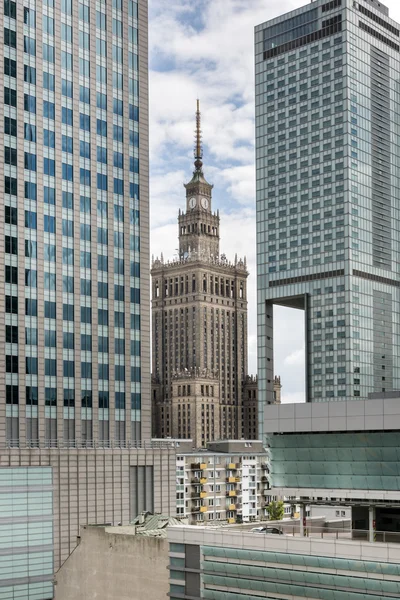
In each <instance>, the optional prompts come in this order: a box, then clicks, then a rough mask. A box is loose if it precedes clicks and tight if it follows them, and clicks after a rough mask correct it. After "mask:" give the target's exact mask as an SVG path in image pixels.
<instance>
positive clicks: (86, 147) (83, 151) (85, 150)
mask: <svg viewBox="0 0 400 600" xmlns="http://www.w3.org/2000/svg"><path fill="white" fill-rule="evenodd" d="M71 139H72V138H71ZM79 155H80V156H82V158H89V159H90V144H89V142H83V141H82V140H81V141H80V142H79Z"/></svg>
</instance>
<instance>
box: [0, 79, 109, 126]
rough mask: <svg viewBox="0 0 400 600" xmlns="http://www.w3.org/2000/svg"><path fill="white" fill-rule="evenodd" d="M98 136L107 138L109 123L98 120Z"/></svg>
mask: <svg viewBox="0 0 400 600" xmlns="http://www.w3.org/2000/svg"><path fill="white" fill-rule="evenodd" d="M5 89H6V88H5ZM16 102H17V100H16V99H15V105H14V106H16ZM97 135H102V136H105V137H107V121H103V120H101V119H97Z"/></svg>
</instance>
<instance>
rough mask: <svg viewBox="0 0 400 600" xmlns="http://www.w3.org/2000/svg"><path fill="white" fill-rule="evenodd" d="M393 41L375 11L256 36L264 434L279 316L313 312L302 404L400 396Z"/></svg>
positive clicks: (312, 8)
mask: <svg viewBox="0 0 400 600" xmlns="http://www.w3.org/2000/svg"><path fill="white" fill-rule="evenodd" d="M399 29H400V26H399V25H398V24H397V23H395V22H394V21H392V20H391V19H390V18H389V16H388V10H387V8H386V7H385V6H383V5H382V4H381V3H379V2H377V1H376V0H371V1H364V0H360V1H356V2H355V1H353V0H331V1H329V2H327V1H324V0H317V1H316V2H312V3H311V4H308V5H306V6H303V7H302V8H299V9H297V10H294V11H292V12H290V13H288V14H286V15H283V16H280V17H278V18H276V19H273V20H271V21H268V22H266V23H263V24H262V25H259V26H257V27H256V30H255V55H256V137H257V140H256V153H257V154H256V160H257V247H258V343H259V346H258V357H259V358H258V360H259V365H258V376H259V386H260V387H259V399H260V402H259V410H260V423H261V424H262V422H263V407H264V405H265V404H266V403H268V402H271V401H272V390H273V337H274V334H273V305H274V304H280V305H284V306H289V307H293V308H300V309H303V310H304V311H305V325H306V326H305V340H306V344H305V345H306V351H305V352H306V357H305V358H306V361H305V362H306V401H308V402H322V401H330V400H332V401H333V400H336V401H338V400H342V399H345V398H347V399H349V398H353V397H355V398H367V397H368V394H369V393H370V392H381V391H385V390H386V391H388V390H392V389H398V388H399V385H400V363H399V345H400V329H399V320H400V319H399V300H400V293H399V286H400V272H399V269H400V265H399V256H400V254H399V250H400V246H399V240H400V235H399V231H400V223H399V217H400V214H399V208H400V204H399V165H400V151H399V137H398V134H399V113H400V104H399V102H400V95H399V91H400V89H399V78H400V73H399V71H400V54H399V51H400V33H399ZM283 376H284V374H283Z"/></svg>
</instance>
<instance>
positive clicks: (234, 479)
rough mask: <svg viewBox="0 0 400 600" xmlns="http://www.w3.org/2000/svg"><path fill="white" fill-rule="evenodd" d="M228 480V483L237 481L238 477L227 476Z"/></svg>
mask: <svg viewBox="0 0 400 600" xmlns="http://www.w3.org/2000/svg"><path fill="white" fill-rule="evenodd" d="M226 481H227V482H228V483H235V481H236V477H227V478H226Z"/></svg>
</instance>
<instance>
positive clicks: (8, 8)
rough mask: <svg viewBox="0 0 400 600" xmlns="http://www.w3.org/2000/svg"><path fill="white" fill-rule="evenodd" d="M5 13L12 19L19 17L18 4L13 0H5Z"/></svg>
mask: <svg viewBox="0 0 400 600" xmlns="http://www.w3.org/2000/svg"><path fill="white" fill-rule="evenodd" d="M4 14H5V16H6V17H10V18H11V19H16V18H17V4H16V3H15V2H13V1H12V0H4Z"/></svg>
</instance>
